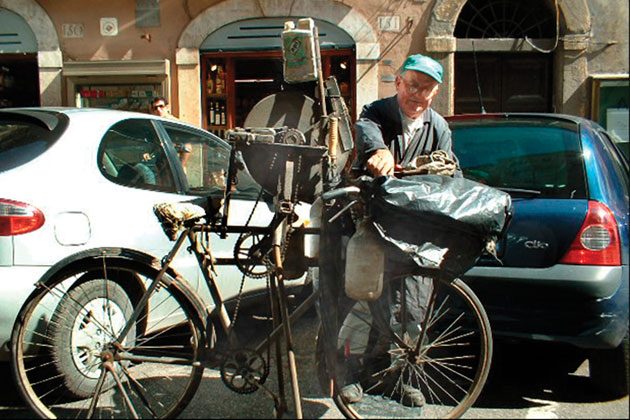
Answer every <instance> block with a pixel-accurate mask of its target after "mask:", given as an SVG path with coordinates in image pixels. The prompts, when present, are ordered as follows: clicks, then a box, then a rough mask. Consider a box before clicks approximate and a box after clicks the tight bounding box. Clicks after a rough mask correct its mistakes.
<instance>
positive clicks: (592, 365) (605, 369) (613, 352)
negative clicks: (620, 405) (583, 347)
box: [589, 333, 630, 398]
mask: <svg viewBox="0 0 630 420" xmlns="http://www.w3.org/2000/svg"><path fill="white" fill-rule="evenodd" d="M629 357H630V356H629V350H628V333H626V336H625V338H624V339H623V341H622V342H621V344H619V346H617V347H616V348H614V349H605V350H593V351H592V353H591V355H590V357H589V370H590V376H591V380H592V381H593V384H594V385H595V386H596V387H597V388H598V389H599V390H600V391H602V392H604V393H605V395H606V396H607V397H611V398H619V397H624V396H626V395H628V385H629V380H628V378H629V376H630V368H629V365H630V363H629Z"/></svg>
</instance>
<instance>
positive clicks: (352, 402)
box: [317, 279, 492, 418]
mask: <svg viewBox="0 0 630 420" xmlns="http://www.w3.org/2000/svg"><path fill="white" fill-rule="evenodd" d="M433 284H434V286H433V293H432V294H431V296H430V298H429V299H428V300H429V302H428V305H427V309H426V317H425V318H426V321H424V322H413V321H410V320H409V319H406V318H404V315H402V314H405V313H410V312H413V311H414V310H415V309H416V308H411V307H409V306H413V305H415V304H416V303H417V301H415V302H416V303H414V302H413V301H414V300H413V299H403V301H402V302H401V304H400V307H399V308H398V310H397V311H395V315H394V316H392V317H391V319H389V318H390V315H389V314H383V313H382V310H379V309H378V305H376V304H374V303H367V302H357V301H351V302H349V303H348V305H347V307H346V308H345V309H344V310H343V311H342V312H341V313H340V320H341V321H340V323H339V329H338V332H337V334H336V356H335V357H336V366H335V368H334V369H330V372H329V371H328V370H327V369H326V362H325V359H324V354H323V353H324V352H323V349H324V348H325V346H324V345H323V343H319V342H318V346H317V348H318V359H319V360H318V366H319V370H320V371H319V375H320V378H330V379H332V381H333V382H332V384H333V386H332V389H333V399H334V401H335V403H336V405H337V406H338V407H339V409H340V410H341V412H342V413H343V414H344V415H345V416H346V417H348V418H456V417H459V416H461V415H462V414H463V413H464V412H465V411H466V410H467V409H468V408H470V406H472V404H473V403H474V402H475V400H476V399H477V397H478V396H479V394H480V393H481V390H482V388H483V386H484V384H485V382H486V379H487V377H488V373H489V370H490V362H491V358H492V337H491V331H490V323H489V321H488V317H487V315H486V313H485V311H484V309H483V307H482V305H481V303H480V302H479V300H478V299H477V297H476V296H475V295H474V293H473V292H472V290H471V289H470V288H469V287H468V286H467V285H466V284H465V283H464V282H462V281H461V280H459V279H456V280H452V281H435V280H434V281H433ZM320 333H321V331H320ZM319 340H323V335H322V334H320V335H319V336H318V341H319ZM357 384H358V385H359V388H357ZM353 387H354V390H352V388H353ZM349 389H350V393H349V392H348V390H349ZM357 390H358V391H357ZM418 391H419V392H421V395H419V393H418ZM349 396H350V397H351V398H349ZM422 400H424V402H423V401H422Z"/></svg>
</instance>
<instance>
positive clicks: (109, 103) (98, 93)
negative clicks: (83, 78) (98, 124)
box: [75, 84, 161, 113]
mask: <svg viewBox="0 0 630 420" xmlns="http://www.w3.org/2000/svg"><path fill="white" fill-rule="evenodd" d="M160 91H161V86H160V84H85V85H77V86H76V100H75V105H76V106H77V107H79V108H107V109H118V110H122V111H135V112H147V113H148V112H149V111H150V107H151V100H152V99H153V98H154V97H156V96H160V95H159V92H160Z"/></svg>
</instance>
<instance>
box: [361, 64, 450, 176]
mask: <svg viewBox="0 0 630 420" xmlns="http://www.w3.org/2000/svg"><path fill="white" fill-rule="evenodd" d="M442 74H443V70H442V66H441V65H440V63H438V62H437V61H435V60H433V59H432V58H430V57H427V56H424V55H421V54H414V55H411V56H409V57H408V58H407V59H406V60H405V62H404V63H403V65H402V66H401V67H400V69H399V70H398V74H397V76H396V95H395V96H392V97H389V98H385V99H380V100H377V101H375V102H372V103H371V104H369V105H366V106H365V107H364V108H363V112H362V113H361V116H360V117H359V120H358V121H357V123H356V125H355V128H356V142H357V160H356V162H355V164H354V166H355V168H357V169H363V170H367V171H368V172H369V173H371V174H372V175H374V176H380V175H392V174H393V173H394V166H395V165H397V164H398V165H403V166H404V165H406V164H408V163H409V162H411V161H412V160H413V159H414V158H415V157H417V156H420V155H426V154H429V153H431V152H433V151H435V150H444V151H445V152H447V153H448V155H449V157H450V158H451V159H453V160H454V161H455V162H457V160H456V158H455V156H454V155H453V152H452V150H451V131H450V130H449V128H448V124H447V122H446V121H445V120H444V118H442V117H441V116H440V115H439V114H438V113H437V112H436V111H434V110H433V109H431V103H432V102H433V99H434V98H435V96H436V95H437V93H438V91H439V88H440V83H442ZM457 175H459V176H461V172H459V170H458V171H457V172H456V176H457Z"/></svg>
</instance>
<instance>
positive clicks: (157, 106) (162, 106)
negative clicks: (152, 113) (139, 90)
mask: <svg viewBox="0 0 630 420" xmlns="http://www.w3.org/2000/svg"><path fill="white" fill-rule="evenodd" d="M165 106H166V105H164V104H159V105H153V109H158V108H164V107H165Z"/></svg>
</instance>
